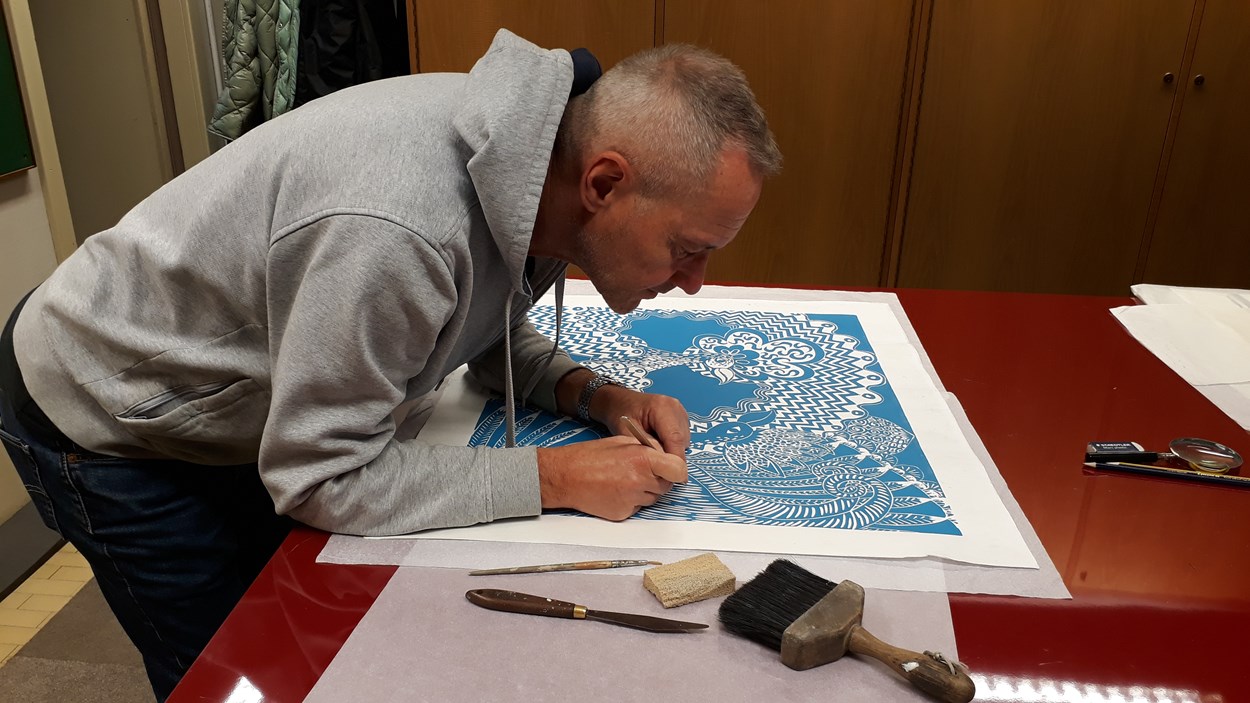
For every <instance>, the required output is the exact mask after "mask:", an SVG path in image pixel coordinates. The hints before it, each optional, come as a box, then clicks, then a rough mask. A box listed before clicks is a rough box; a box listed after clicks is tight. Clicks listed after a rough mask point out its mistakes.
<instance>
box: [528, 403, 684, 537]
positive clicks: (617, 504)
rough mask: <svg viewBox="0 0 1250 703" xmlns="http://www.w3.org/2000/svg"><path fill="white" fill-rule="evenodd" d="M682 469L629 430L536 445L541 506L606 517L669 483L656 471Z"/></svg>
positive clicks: (633, 508)
mask: <svg viewBox="0 0 1250 703" xmlns="http://www.w3.org/2000/svg"><path fill="white" fill-rule="evenodd" d="M683 414H684V412H683ZM687 441H688V440H687ZM685 470H686V461H685V459H683V458H680V457H676V456H673V455H672V454H668V453H665V452H657V451H656V450H654V449H652V448H650V447H647V446H644V445H641V444H639V443H638V441H637V440H636V439H634V438H633V437H629V436H625V437H607V438H605V439H597V440H594V441H591V442H581V443H579V444H571V445H568V446H563V447H542V448H539V450H538V484H539V488H540V491H541V494H542V506H543V507H544V508H573V509H575V510H580V511H582V512H584V513H588V514H590V515H595V516H597V517H601V518H606V519H608V520H624V519H625V518H627V517H629V516H630V515H633V514H634V513H636V512H638V510H639V508H642V507H643V506H646V505H651V504H652V503H654V502H655V501H657V500H659V499H660V496H662V495H664V494H665V493H667V492H668V491H669V489H671V488H672V487H673V484H672V483H671V482H669V481H666V480H664V479H662V478H660V475H661V474H670V475H671V474H672V473H673V472H675V471H680V472H681V473H682V474H684V473H685Z"/></svg>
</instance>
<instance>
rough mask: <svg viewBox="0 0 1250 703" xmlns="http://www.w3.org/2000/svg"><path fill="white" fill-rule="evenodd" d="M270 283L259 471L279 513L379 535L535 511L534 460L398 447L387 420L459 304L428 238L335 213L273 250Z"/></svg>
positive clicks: (504, 453)
mask: <svg viewBox="0 0 1250 703" xmlns="http://www.w3.org/2000/svg"><path fill="white" fill-rule="evenodd" d="M267 276H268V278H267V285H268V287H269V301H270V302H269V306H270V307H269V310H268V323H269V333H270V353H271V367H272V371H273V383H272V389H271V393H272V399H271V403H270V413H269V418H268V420H267V421H266V423H265V430H264V435H263V438H262V442H261V450H260V460H259V463H260V472H261V478H262V480H263V481H264V483H265V485H266V487H267V488H268V489H269V492H270V494H271V495H272V496H273V498H274V503H275V506H276V508H277V510H278V512H279V513H283V514H289V515H291V516H292V517H294V518H296V519H297V520H300V521H302V522H304V523H307V524H309V525H312V526H314V527H319V528H322V529H326V530H333V531H336V532H345V533H350V534H362V535H386V534H399V533H405V532H414V531H417V530H423V529H429V528H435V527H451V526H460V525H470V524H474V523H480V522H490V521H492V520H497V519H501V518H505V517H515V516H520V515H535V514H537V513H538V512H539V510H540V496H539V489H538V463H537V453H536V451H535V450H534V449H532V448H530V449H512V450H504V449H486V448H473V447H445V446H430V445H426V444H424V443H421V442H418V441H408V442H399V441H396V440H395V437H394V434H395V422H394V419H393V417H392V413H393V412H394V410H395V408H396V407H397V406H398V405H400V404H401V403H402V402H403V401H404V399H405V397H406V394H407V387H408V383H409V381H410V380H411V379H412V378H414V377H417V376H418V375H419V374H421V372H422V371H423V370H424V368H425V365H426V363H427V361H428V359H429V356H430V354H431V353H432V350H433V348H434V343H435V340H436V339H437V337H438V332H439V331H440V330H441V329H442V327H443V325H444V324H446V321H447V319H448V318H449V316H450V315H451V314H452V311H453V310H454V305H455V295H456V291H455V287H454V281H453V280H452V276H451V273H450V271H449V270H448V268H447V265H446V263H445V262H444V261H443V259H442V257H441V256H440V255H439V254H438V252H437V251H436V250H434V249H433V248H432V247H431V246H430V245H429V244H428V243H427V242H426V241H425V240H423V239H422V238H421V237H420V236H419V235H417V234H415V233H413V232H410V231H408V230H407V229H404V228H402V227H400V226H399V225H396V224H394V223H391V222H388V221H386V220H382V219H379V218H375V217H369V216H363V215H334V216H331V217H327V218H323V219H322V220H319V221H317V222H314V223H311V224H309V225H307V226H305V227H302V228H300V229H299V230H297V231H295V232H292V233H290V234H287V235H286V236H285V237H284V238H282V239H280V240H278V241H277V242H275V243H274V244H273V246H272V247H271V248H270V252H269V259H268V263H267Z"/></svg>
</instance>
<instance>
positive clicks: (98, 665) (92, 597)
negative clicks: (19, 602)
mask: <svg viewBox="0 0 1250 703" xmlns="http://www.w3.org/2000/svg"><path fill="white" fill-rule="evenodd" d="M153 700H154V696H153V695H152V688H151V686H150V685H149V684H148V677H147V674H146V673H145V672H144V670H143V661H142V660H141V659H140V658H139V652H138V651H136V650H135V648H134V645H132V644H131V643H130V640H129V639H127V637H126V633H124V632H122V628H121V625H119V624H117V619H116V618H114V617H113V613H112V612H110V611H109V609H108V605H106V604H105V602H104V596H102V595H101V594H100V589H99V588H98V587H97V586H96V584H95V581H91V582H90V583H88V584H87V585H86V586H84V587H83V589H82V590H81V591H79V592H78V595H76V596H74V598H73V599H71V600H70V602H69V604H67V605H66V606H65V608H64V609H63V610H61V612H59V613H57V614H56V615H54V616H52V620H50V621H49V622H48V624H46V625H44V627H43V629H42V630H40V631H39V633H38V634H36V635H35V637H34V638H33V639H31V641H30V642H29V643H27V644H26V646H24V647H22V649H21V650H19V651H18V653H17V655H16V656H14V657H13V658H12V659H10V660H9V661H8V663H6V664H5V665H4V666H2V667H0V701H23V703H77V702H79V701H81V702H82V703H87V702H88V701H90V702H92V703H95V702H108V703H152V701H153Z"/></svg>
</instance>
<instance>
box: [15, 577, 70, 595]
mask: <svg viewBox="0 0 1250 703" xmlns="http://www.w3.org/2000/svg"><path fill="white" fill-rule="evenodd" d="M80 589H82V584H81V583H76V582H74V581H36V580H34V579H28V580H27V581H25V582H24V583H22V585H20V586H18V587H17V590H18V592H19V593H29V594H31V595H39V596H72V595H74V594H75V593H77V592H78V591H79V590H80Z"/></svg>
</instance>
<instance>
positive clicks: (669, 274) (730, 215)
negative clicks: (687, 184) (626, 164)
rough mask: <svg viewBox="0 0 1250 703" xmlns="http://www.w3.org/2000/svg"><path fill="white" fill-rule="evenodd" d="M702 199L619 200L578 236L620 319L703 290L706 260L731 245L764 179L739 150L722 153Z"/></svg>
mask: <svg viewBox="0 0 1250 703" xmlns="http://www.w3.org/2000/svg"><path fill="white" fill-rule="evenodd" d="M710 183H711V185H710V187H708V188H707V190H706V191H705V192H703V193H700V194H699V195H697V196H693V197H690V198H687V199H681V198H663V199H656V198H647V197H644V196H642V195H640V194H638V193H627V194H624V195H622V196H621V197H619V198H618V199H617V200H616V202H614V203H613V204H612V206H610V207H607V208H604V209H603V210H601V211H600V212H598V213H596V214H595V216H594V217H593V218H591V220H590V221H589V222H588V223H587V224H586V227H585V229H584V230H583V232H582V233H581V237H580V242H579V250H580V252H579V253H580V256H578V257H577V259H578V260H577V261H576V263H577V264H578V265H579V266H581V268H582V270H584V271H585V272H586V275H587V276H589V277H590V280H591V282H592V283H593V284H594V285H595V288H596V289H597V290H598V291H599V294H600V295H602V296H603V299H604V300H605V301H607V303H608V306H609V307H611V308H612V309H613V310H614V311H616V312H618V313H622V314H624V313H627V312H630V311H631V310H633V309H635V308H637V307H638V304H639V303H640V302H642V301H643V300H645V299H651V298H654V297H656V296H657V295H659V294H661V293H667V292H669V291H670V290H672V289H674V288H680V289H682V290H683V291H685V292H686V293H688V294H691V295H693V294H694V293H696V292H698V290H699V289H700V288H701V287H703V276H704V273H705V271H706V269H707V260H708V255H709V254H710V253H711V252H712V251H714V250H716V249H720V248H721V247H724V246H725V245H727V244H729V242H731V241H732V240H733V238H734V237H735V236H736V235H737V234H738V230H739V229H741V228H742V225H743V223H744V222H746V219H747V216H748V215H750V214H751V210H752V209H753V208H754V207H755V203H756V201H757V200H759V197H760V189H761V187H762V185H763V183H762V179H760V178H759V177H757V176H756V175H754V174H753V173H752V172H751V168H750V165H749V162H748V161H747V157H746V154H745V152H743V151H742V150H741V149H737V148H732V149H727V150H726V151H725V152H723V153H722V156H721V162H720V165H719V167H718V169H717V171H716V173H715V175H714V176H713V177H712V179H711V182H710Z"/></svg>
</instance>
